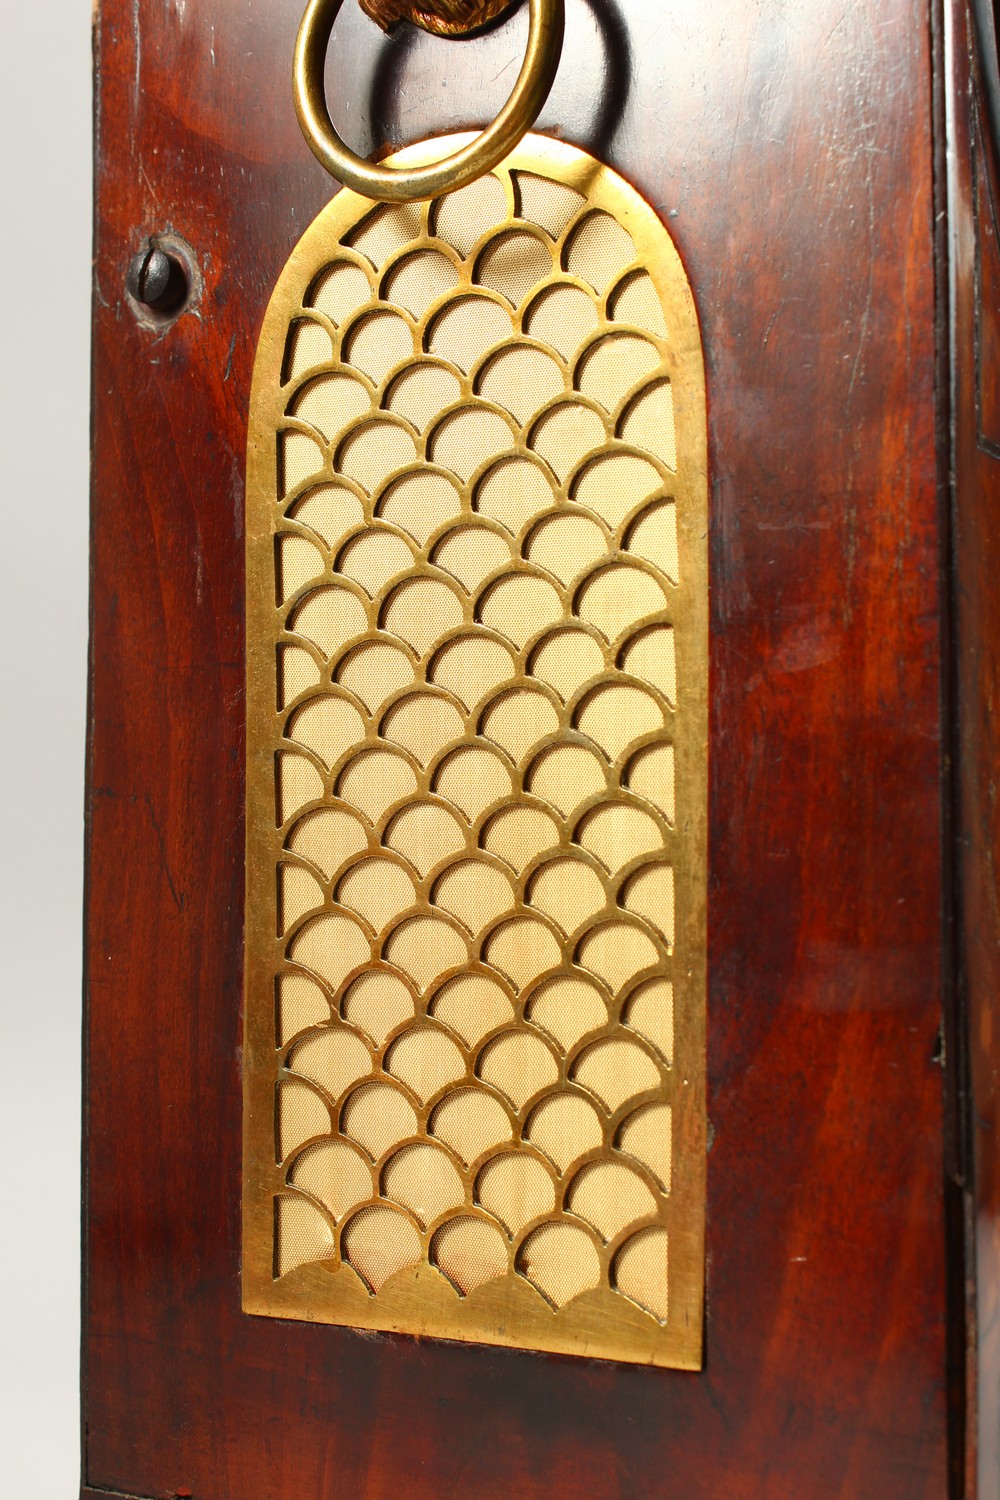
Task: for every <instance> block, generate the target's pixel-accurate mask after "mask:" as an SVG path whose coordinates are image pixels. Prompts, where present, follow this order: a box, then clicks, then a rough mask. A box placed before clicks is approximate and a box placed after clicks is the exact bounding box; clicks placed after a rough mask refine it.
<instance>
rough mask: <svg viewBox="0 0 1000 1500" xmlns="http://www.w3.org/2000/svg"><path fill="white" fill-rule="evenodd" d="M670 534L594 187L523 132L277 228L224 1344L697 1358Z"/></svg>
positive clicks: (649, 408) (250, 597) (693, 689)
mask: <svg viewBox="0 0 1000 1500" xmlns="http://www.w3.org/2000/svg"><path fill="white" fill-rule="evenodd" d="M446 144H450V145H462V144H464V142H463V141H462V140H458V141H452V142H449V143H446ZM439 150H440V143H439V142H431V143H427V144H424V145H421V146H416V147H411V148H409V149H408V150H407V151H405V152H402V153H400V157H399V158H398V161H397V166H399V167H401V168H403V169H410V168H419V167H420V165H421V164H422V163H423V162H424V161H426V160H427V159H428V158H431V157H432V156H433V155H434V154H435V153H437V152H438V151H439ZM706 534H707V478H706V416H705V388H704V374H703V366H702V355H701V345H700V337H699V331H698V324H697V319H696V315H695V310H694V306H693V302H692V298H691V293H690V290H689V287H688V284H687V281H686V278H685V275H684V271H683V268H682V266H681V263H680V260H679V258H678V256H677V253H676V251H675V250H674V247H673V245H672V244H671V242H670V239H669V236H668V235H667V233H666V231H665V229H664V228H663V226H662V224H661V223H660V221H659V220H658V219H657V217H656V215H655V214H654V213H653V212H652V210H651V209H650V208H649V207H648V206H647V205H646V204H645V203H644V202H643V201H642V200H641V198H640V197H639V196H638V194H636V193H635V192H634V191H633V190H632V189H631V188H630V187H629V186H628V185H627V184H626V183H624V182H623V181H622V180H621V179H620V178H619V177H618V176H617V175H616V174H615V173H614V172H612V171H611V170H610V169H608V168H607V167H604V166H602V165H601V164H600V163H598V162H596V161H595V160H594V159H593V158H591V157H590V156H588V155H587V154H586V153H584V152H582V151H579V150H576V149H574V148H572V147H569V146H565V145H562V144H561V143H557V142H553V141H549V140H545V139H542V138H540V137H530V138H529V139H528V140H527V141H526V142H525V143H524V144H523V145H522V146H521V147H520V148H519V149H518V150H517V151H516V152H515V153H514V154H513V155H512V156H511V157H510V158H509V159H508V161H507V162H505V163H504V165H503V166H502V167H500V168H497V169H495V170H494V171H493V172H492V173H491V174H489V175H488V176H486V177H483V178H482V179H480V180H479V181H478V182H476V183H474V184H472V185H471V186H469V187H466V188H464V189H462V190H460V191H458V192H454V193H451V194H448V195H446V196H444V197H442V198H440V199H438V200H437V201H436V202H434V203H433V204H431V205H429V206H428V205H425V204H420V205H418V204H406V205H391V206H389V205H383V206H378V205H375V204H373V203H372V202H371V201H367V200H365V199H362V198H360V197H358V196H356V195H354V194H352V193H350V192H343V193H340V194H338V196H337V197H336V198H335V199H334V201H333V202H332V203H331V204H330V205H329V206H328V207H327V208H326V209H325V210H324V211H323V213H322V214H321V215H320V216H319V218H318V219H317V220H316V222H315V223H314V224H313V225H312V227H311V228H310V229H309V230H308V231H307V232H306V234H305V236H304V237H303V239H302V241H301V243H300V244H299V245H298V247H297V248H296V250H295V251H294V253H293V255H292V258H291V260H290V261H289V263H288V265H287V267H286V269H285V271H284V272H283V274H282V276H281V279H280V281H279V283H278V287H277V290H276V291H275V294H274V297H273V299H272V302H271V305H270V308H269V310H268V313H267V317H266V320H265V326H264V330H263V333H262V336H261V341H260V346H259V350H258V355H257V362H256V368H255V374H254V385H253V396H252V411H251V424H250V445H249V464H248V500H247V629H248V676H247V919H246V932H247V937H246V944H247V946H246V1049H245V1136H244V1141H245V1178H244V1239H243V1266H244V1306H245V1307H246V1308H247V1310H248V1311H251V1312H254V1313H260V1314H268V1315H273V1316H279V1317H293V1318H302V1319H308V1320H312V1321H318V1322H331V1323H346V1324H350V1325H353V1326H355V1327H359V1328H373V1329H383V1330H391V1331H396V1332H402V1333H411V1334H433V1335H437V1336H440V1337H446V1338H455V1339H466V1340H473V1341H480V1342H485V1343H496V1344H510V1345H515V1346H518V1347H523V1348H531V1349H542V1350H554V1351H559V1352H564V1353H577V1354H587V1355H596V1356H600V1357H603V1358H616V1359H623V1360H631V1361H638V1362H644V1363H653V1364H662V1365H673V1366H679V1367H683V1368H696V1367H698V1365H699V1363H700V1359H701V1327H702V1287H703V1222H704V1202H705V1135H706V1127H705V1103H704V1029H705V943H706V936H705V934H706V826H707V552H706Z"/></svg>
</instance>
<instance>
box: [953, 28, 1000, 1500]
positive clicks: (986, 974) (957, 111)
mask: <svg viewBox="0 0 1000 1500" xmlns="http://www.w3.org/2000/svg"><path fill="white" fill-rule="evenodd" d="M953 26H954V47H953V55H954V68H953V78H952V109H951V115H952V146H953V149H952V153H951V160H952V173H951V177H952V182H951V195H952V203H951V210H952V212H951V261H952V285H951V295H952V312H953V341H954V348H955V354H956V357H955V361H954V369H953V381H952V396H953V411H954V435H955V437H954V458H953V467H954V476H955V479H954V558H955V602H956V647H957V651H956V662H957V671H956V692H955V698H956V705H957V723H956V751H957V760H958V787H957V790H958V807H957V814H958V816H957V831H958V836H959V849H960V862H959V868H958V876H959V896H960V901H959V903H958V913H957V915H958V939H959V957H960V998H961V1000H962V1001H963V1004H964V1007H965V1010H966V1013H967V1038H966V1039H967V1045H968V1060H967V1076H966V1078H965V1079H964V1080H963V1081H964V1083H965V1087H966V1089H967V1091H968V1097H967V1099H966V1101H965V1103H966V1123H967V1127H968V1129H967V1133H966V1134H965V1136H964V1138H963V1140H962V1147H963V1149H962V1152H961V1155H960V1157H959V1160H958V1164H957V1165H958V1170H959V1172H960V1179H961V1185H962V1187H963V1190H964V1192H965V1195H966V1201H967V1212H968V1221H969V1236H968V1239H969V1243H968V1247H967V1248H968V1274H969V1285H968V1291H969V1303H968V1314H969V1322H970V1330H971V1334H972V1337H971V1339H970V1362H969V1371H970V1381H969V1386H970V1397H971V1399H970V1407H969V1414H968V1415H969V1450H970V1463H969V1476H968V1478H969V1493H970V1494H974V1495H975V1496H976V1500H1000V1149H998V1148H1000V1027H998V1024H997V995H998V993H1000V890H998V884H997V851H998V849H1000V803H998V798H997V777H998V767H1000V734H998V724H1000V719H998V711H1000V591H998V588H997V578H998V568H1000V527H998V524H997V517H998V511H1000V384H998V377H1000V228H998V222H1000V157H998V154H997V146H998V144H1000V143H997V142H995V141H991V131H990V126H989V114H988V111H987V109H986V107H985V104H986V85H987V78H986V77H985V69H986V68H987V67H989V66H990V64H991V60H990V59H989V58H988V57H987V56H984V55H983V54H982V53H981V52H979V49H978V48H977V47H976V46H975V31H974V29H973V28H972V27H971V25H970V20H969V15H968V11H967V7H966V5H965V3H964V0H955V3H954V5H953ZM970 47H971V50H972V52H973V54H974V55H975V65H974V66H973V67H972V69H971V71H970Z"/></svg>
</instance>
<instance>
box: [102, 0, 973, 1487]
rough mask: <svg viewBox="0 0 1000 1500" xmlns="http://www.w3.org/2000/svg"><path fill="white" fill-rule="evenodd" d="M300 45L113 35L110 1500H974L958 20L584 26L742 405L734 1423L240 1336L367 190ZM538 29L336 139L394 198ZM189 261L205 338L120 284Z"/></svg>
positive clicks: (529, 1375) (736, 465) (635, 15)
mask: <svg viewBox="0 0 1000 1500" xmlns="http://www.w3.org/2000/svg"><path fill="white" fill-rule="evenodd" d="M300 8H301V6H300V3H297V0H267V3H266V4H263V3H253V4H250V5H248V4H246V3H244V0H240V3H237V0H203V3H200V4H198V5H191V4H187V5H183V4H180V3H177V4H173V5H163V4H160V3H155V0H104V3H103V9H102V11H101V14H100V17H99V21H98V59H99V93H98V127H99V135H98V162H97V167H98V218H97V264H96V272H95V275H96V282H95V288H96V290H95V325H94V326H95V354H94V393H95V428H94V432H95V458H94V522H93V526H94V547H93V636H92V680H91V702H92V715H91V728H90V745H89V800H88V825H89V833H88V839H89V872H90V873H89V911H88V1019H87V1043H88V1053H89V1099H90V1105H89V1128H88V1144H87V1169H88V1181H89V1208H88V1225H89V1227H88V1240H87V1288H86V1307H85V1361H86V1378H87V1394H86V1407H85V1434H86V1446H85V1483H86V1484H87V1485H89V1487H90V1491H91V1492H93V1493H94V1494H101V1493H102V1492H107V1491H111V1492H115V1491H117V1492H119V1493H127V1494H134V1495H138V1496H143V1497H166V1496H175V1495H178V1494H184V1493H186V1492H190V1494H191V1495H192V1496H194V1497H196V1500H282V1497H285V1496H287V1497H289V1500H300V1497H302V1496H310V1497H316V1500H327V1497H329V1500H333V1497H336V1500H355V1497H357V1500H361V1497H363V1500H395V1497H396V1496H398V1495H400V1494H405V1495H406V1496H407V1497H408V1500H440V1497H441V1496H445V1495H462V1496H466V1495H467V1496H470V1497H474V1500H494V1497H495V1500H501V1497H503V1500H509V1497H511V1496H517V1497H518V1500H552V1497H554V1496H558V1497H559V1500H582V1497H583V1496H589V1495H594V1494H596V1495H601V1496H609V1497H612V1496H620V1497H623V1500H624V1497H628V1500H636V1497H644V1496H657V1497H669V1500H681V1497H684V1500H718V1497H719V1496H721V1495H725V1496H727V1497H728V1500H835V1497H839V1500H945V1496H946V1493H947V1476H946V1425H947V1402H946V1390H945V1301H946V1299H945V1281H946V1269H945V1260H944V1243H945V1237H944V1229H943V1224H944V1210H943V1201H942V1200H943V1191H942V1188H943V1161H942V1139H943V1115H942V1077H941V1068H940V1066H939V1061H938V1048H937V1045H936V1044H937V1039H938V1034H939V1028H940V1024H941V992H942V975H941V946H942V940H941V934H942V907H941V903H942V886H941V863H942V846H941V834H940V826H941V815H942V791H941V787H942V781H941V723H940V710H939V701H940V689H941V674H940V630H941V607H942V606H941V594H940V547H941V529H940V518H939V510H938V503H937V494H936V477H937V469H936V464H937V458H936V451H935V430H934V407H935V391H934V347H935V346H934V326H933V325H934V295H935V290H934V265H933V249H934V239H933V206H932V192H931V165H932V151H931V85H930V78H931V64H930V57H929V46H930V26H929V15H928V7H927V4H926V3H925V0H880V3H879V4H878V6H873V5H871V4H869V3H863V0H830V3H829V4H827V5H824V6H817V5H816V4H815V0H733V3H730V4H727V5H725V6H697V7H687V8H682V9H678V10H677V11H676V12H675V11H674V10H673V9H672V8H670V7H660V6H659V5H650V4H649V0H617V3H612V0H586V3H584V0H570V3H569V5H568V25H567V38H568V39H567V51H566V55H565V58H564V62H563V66H562V69H561V73H560V78H559V80H558V81H557V85H556V88H555V91H554V93H553V96H552V99H551V101H550V103H549V105H548V106H547V109H546V112H545V114H544V115H543V116H542V119H541V121H540V127H541V128H542V129H543V130H549V131H552V132H555V133H559V134H562V135H564V136H565V138H567V139H569V140H572V141H576V142H578V143H580V144H582V145H584V146H586V147H587V148H588V149H591V150H593V151H595V152H596V153H597V154H599V155H601V156H602V157H603V158H604V159H605V160H607V161H608V162H609V164H610V165H612V166H613V167H614V168H615V169H616V170H617V171H619V172H620V173H622V174H623V175H624V176H625V177H627V178H628V179H629V180H631V181H632V182H633V183H634V184H635V185H636V186H637V187H638V188H639V190H640V191H642V192H643V193H644V194H645V195H646V197H647V198H648V199H649V201H650V202H651V203H652V204H653V205H654V206H655V207H656V208H657V210H658V211H659V212H660V214H661V215H662V216H663V217H664V219H665V221H666V222H667V224H668V226H669V228H670V230H671V232H672V234H673V235H674V237H675V240H676V242H677V244H678V247H679V249H680V252H681V255H682V257H683V259H684V261H685V264H686V267H687V270H688V273H689V276H690V279H691V282H692V285H693V287H694V291H695V297H696V301H697V303H698V306H699V311H700V315H701V319H702V327H703V335H704V342H705V348H706V355H707V361H708V381H709V404H710V424H711V425H710V438H711V452H712V477H713V491H712V516H711V546H712V580H711V587H712V643H713V644H712V661H711V668H712V703H713V710H712V713H713V719H712V735H711V765H712V773H711V774H712V792H711V795H712V848H711V893H710V939H709V941H710V953H709V958H710V997H709V1056H708V1067H709V1095H708V1100H709V1105H708V1107H709V1118H710V1121H711V1126H712V1133H713V1136H714V1144H713V1146H712V1149H711V1153H710V1156H709V1197H708V1212H709V1221H708V1245H709V1262H708V1269H707V1278H708V1280H707V1290H708V1316H707V1326H706V1351H707V1359H706V1369H705V1371H704V1373H703V1374H701V1375H691V1374H685V1373H680V1372H664V1371H657V1370H650V1369H642V1368H625V1367H620V1366H614V1365H606V1364H598V1363H593V1362H585V1361H577V1360H573V1359H565V1358H562V1359H561V1358H557V1357H545V1356H536V1355H529V1354H522V1353H516V1352H505V1351H499V1350H489V1349H482V1348H477V1347H459V1346H454V1345H448V1344H444V1343H435V1342H418V1341H415V1340H411V1339H405V1338H398V1339H393V1338H372V1337H362V1336H359V1335H357V1334H356V1333H353V1332H351V1331H349V1330H343V1329H337V1328H330V1327H312V1326H308V1325H301V1324H297V1325H291V1324H288V1323H283V1322H280V1321H276V1320H270V1319H258V1318H252V1317H248V1316H245V1315H244V1314H243V1313H242V1312H241V1310H240V1292H239V1274H238V1273H239V1265H238V1246H239V1223H238V1203H239V1188H240V1104H241V1088H240V1044H241V1031H240V1003H241V1002H240V996H241V983H242V974H241V954H242V910H241V907H242V879H243V842H242V840H243V830H242V806H243V787H242V718H243V646H244V633H243V629H244V628H243V535H242V516H243V466H244V457H243V455H244V443H245V421H246V412H247V406H248V392H249V381H250V371H251V364H252V358H253V350H254V343H255V339H256V336H257V331H258V329H259V327H260V323H261V319H262V316H263V310H264V307H265V304H266V300H267V297H268V295H269V291H270V288H271V287H272V286H273V284H274V282H275V280H276V278H277V275H278V273H279V271H280V269H281V266H282V265H283V263H284V261H285V259H286V258H287V256H288V254H289V252H290V250H291V248H292V246H293V244H294V243H295V241H296V240H297V238H298V236H299V235H300V233H301V231H302V229H303V228H304V226H305V225H306V224H307V223H308V222H309V220H310V219H311V218H312V217H313V215H314V214H315V213H316V212H317V211H318V209H319V208H320V206H321V205H322V203H323V202H324V200H325V199H326V197H327V196H328V195H329V192H330V190H331V189H330V184H329V183H328V181H327V180H326V179H325V178H324V176H323V173H322V171H321V170H320V169H319V168H318V167H317V166H316V164H315V163H314V162H313V161H312V158H311V157H310V156H309V153H308V151H307V150H306V148H305V146H304V144H303V142H302V141H301V139H300V137H299V135H298V130H297V126H296V124H295V120H294V114H293V110H292V104H291V94H290V88H289V82H288V59H289V57H290V52H291V46H292V41H293V38H294V32H295V28H296V26H297V23H298V20H299V12H300ZM523 20H524V17H523V13H522V14H521V15H520V16H518V17H516V18H515V19H514V20H513V21H512V22H510V23H509V24H507V25H505V26H502V27H500V28H499V29H498V30H496V31H495V32H493V33H491V34H489V35H488V36H486V37H483V38H481V39H478V40H475V41H469V42H463V43H445V42H440V41H435V40H433V39H431V38H429V37H425V36H422V35H421V36H420V37H415V36H414V35H406V34H401V35H400V36H399V38H398V39H390V40H386V39H385V38H383V37H382V36H381V34H380V33H379V32H378V31H377V30H376V29H375V28H374V27H373V26H371V25H370V24H369V23H367V22H365V21H364V20H363V19H362V17H361V16H360V13H358V12H357V11H356V9H355V8H354V7H348V6H345V7H344V10H343V12H342V16H341V18H340V19H339V20H338V24H337V31H336V33H335V45H334V48H333V49H332V54H331V61H330V73H329V78H330V95H331V99H332V100H333V101H334V113H335V116H336V117H337V123H338V125H340V126H341V127H342V128H343V129H344V131H345V133H347V134H348V135H349V137H350V139H351V140H352V143H353V144H355V145H356V146H358V147H360V148H361V149H367V148H368V147H369V146H370V144H371V141H372V139H375V140H380V139H382V138H383V137H384V136H386V135H391V136H393V137H395V138H396V139H402V138H406V139H411V138H417V137H420V136H423V135H426V134H430V133H433V132H435V131H441V130H447V129H457V128H462V127H466V126H469V125H470V124H476V123H482V116H483V115H484V114H486V113H487V112H489V111H492V110H493V108H494V107H495V105H496V104H498V103H499V102H500V97H501V93H502V90H503V88H504V86H505V84H506V83H507V81H508V80H509V78H510V76H511V68H512V65H513V60H514V58H515V57H516V56H519V48H520V45H521V40H522V34H523ZM373 92H374V96H375V98H376V99H377V100H378V101H380V102H379V104H378V105H377V107H372V108H369V100H370V99H371V97H372V95H373ZM367 113H370V114H371V119H370V120H368V119H366V118H365V116H366V114H367ZM168 227H169V228H171V229H172V230H173V231H175V232H176V233H178V234H180V235H182V236H184V238H185V239H186V240H187V241H189V242H190V244H191V245H192V246H193V248H194V251H195V253H196V255H197V257H198V260H199V264H200V267H201V271H202V274H203V277H204V289H203V291H202V294H201V297H200V301H199V303H198V305H197V307H196V308H195V309H194V310H193V311H190V312H187V313H185V314H184V315H183V316H182V317H181V318H180V319H179V320H178V321H177V323H176V324H175V325H174V326H173V327H172V328H171V329H169V330H168V331H166V332H164V333H163V334H162V336H161V335H160V334H158V333H156V332H151V331H150V330H148V329H146V328H144V327H141V326H140V325H139V324H138V322H137V321H136V319H135V318H134V316H133V314H132V312H131V311H130V309H129V307H128V306H127V305H126V302H125V298H124V293H123V283H124V276H125V270H126V267H127V265H128V262H129V258H130V257H131V255H132V254H133V253H134V251H135V250H136V249H137V248H138V245H139V243H140V241H141V240H142V238H143V236H144V235H146V234H148V233H150V232H152V231H156V230H158V229H164V228H168Z"/></svg>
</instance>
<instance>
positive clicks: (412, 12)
mask: <svg viewBox="0 0 1000 1500" xmlns="http://www.w3.org/2000/svg"><path fill="white" fill-rule="evenodd" d="M516 3H517V0H360V4H361V9H362V10H363V11H364V12H365V14H366V15H367V16H370V17H371V19H372V20H373V21H375V22H376V23H377V25H379V26H381V28H382V30H383V31H392V30H393V29H394V28H395V27H396V26H399V25H401V24H402V23H403V22H404V21H408V22H409V23H410V25H411V26H419V27H420V28H421V29H422V30H423V31H430V32H433V33H434V35H435V36H449V37H461V36H469V35H470V34H471V33H473V32H475V31H480V30H481V29H482V28H483V27H484V26H488V25H489V24H490V22H491V21H496V20H498V19H499V17H500V16H502V15H503V14H504V12H505V11H508V10H510V9H512V7H513V6H514V5H515V4H516Z"/></svg>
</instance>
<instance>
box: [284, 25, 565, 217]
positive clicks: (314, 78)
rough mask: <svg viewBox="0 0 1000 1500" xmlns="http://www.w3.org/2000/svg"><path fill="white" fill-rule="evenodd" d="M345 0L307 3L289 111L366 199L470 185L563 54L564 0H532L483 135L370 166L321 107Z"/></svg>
mask: <svg viewBox="0 0 1000 1500" xmlns="http://www.w3.org/2000/svg"><path fill="white" fill-rule="evenodd" d="M342 4H343V0H309V4H308V5H307V7H306V13H305V15H304V16H303V17H302V25H301V26H300V27H299V34H298V37H297V39H296V42H295V62H294V64H293V73H292V79H293V88H294V94H295V113H296V114H297V115H298V117H299V124H300V125H301V127H302V133H303V135H304V136H305V138H306V141H307V143H308V145H309V149H310V150H311V151H312V153H313V155H314V156H315V157H316V158H317V159H318V160H319V161H320V162H322V164H323V166H324V167H325V168H326V170H327V171H328V172H329V173H330V175H331V176H332V177H336V178H337V180H338V181H339V182H342V183H344V185H345V186H346V187H349V188H353V189H354V191H355V192H356V193H362V194H363V195H364V196H365V197H366V198H380V199H383V200H384V201H386V202H393V203H408V202H412V201H414V200H416V199H420V198H435V197H437V195H438V194H439V193H443V192H448V191H452V190H454V189H455V188H459V187H464V186H465V185H466V184H467V183H470V182H475V180H476V178H477V177H482V176H483V175H484V174H485V173H486V172H488V171H490V169H491V168H492V167H495V166H496V165H497V163H498V162H501V161H503V159H504V157H505V156H507V155H508V154H509V153H510V152H511V151H513V149H514V147H515V146H516V145H517V143H518V142H519V141H520V140H521V138H522V137H523V136H524V135H525V134H526V133H527V132H528V131H529V130H530V129H531V127H532V125H533V124H534V122H535V119H536V117H537V115H538V112H539V110H540V109H541V107H542V105H543V104H544V103H545V100H546V98H547V96H548V92H549V89H550V88H551V87H552V80H553V79H554V78H555V76H556V68H557V67H558V66H559V55H560V53H561V51H562V39H563V15H564V0H530V22H529V27H528V49H527V52H526V53H525V57H524V62H523V63H522V64H521V71H520V73H519V74H518V77H517V82H516V83H515V85H514V89H513V92H512V93H511V96H510V98H509V99H508V100H507V103H506V104H505V105H504V107H503V109H502V110H501V111H500V113H499V114H498V115H497V117H496V119H495V120H494V121H493V123H492V125H489V126H487V128H486V129H485V130H484V131H483V133H482V135H480V136H477V138H476V139H475V140H474V141H472V142H471V143H470V144H469V145H468V146H464V147H463V148H462V150H461V151H456V152H455V154H454V155H453V156H447V157H445V159H444V160H443V161H439V162H433V163H432V164H431V165H430V166H427V167H415V168H412V169H411V168H399V167H384V166H375V165H374V164H373V163H372V162H368V161H365V160H364V158H363V157H360V156H357V155H355V153H354V152H353V151H351V150H350V149H349V148H348V147H347V146H346V145H345V144H344V142H343V141H342V140H341V138H340V136H339V135H338V134H337V132H336V130H335V129H334V128H333V122H332V121H331V119H330V112H329V110H328V109H327V105H326V89H325V86H324V71H325V66H326V52H327V47H328V46H329V43H330V35H331V33H332V31H333V25H334V22H335V21H336V19H337V13H338V12H339V10H340V7H341V5H342Z"/></svg>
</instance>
